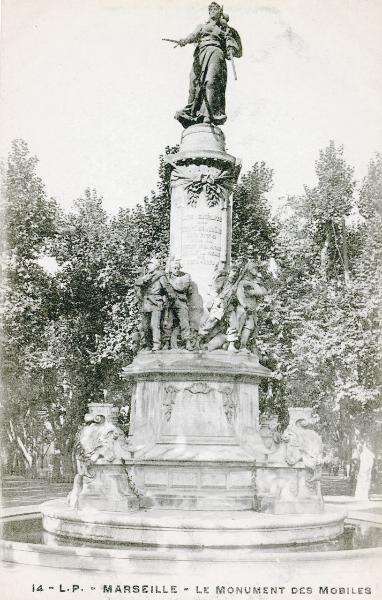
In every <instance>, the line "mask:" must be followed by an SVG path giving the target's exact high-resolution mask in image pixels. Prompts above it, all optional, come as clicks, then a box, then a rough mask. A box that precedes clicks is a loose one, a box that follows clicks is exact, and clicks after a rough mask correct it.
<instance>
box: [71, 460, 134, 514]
mask: <svg viewBox="0 0 382 600" xmlns="http://www.w3.org/2000/svg"><path fill="white" fill-rule="evenodd" d="M130 477H131V475H130V474H129V472H128V471H127V469H126V468H125V467H124V466H123V465H110V464H106V465H105V464H103V465H92V467H90V469H89V476H88V477H84V478H83V484H82V489H81V492H80V494H79V495H78V499H77V502H76V508H77V510H85V511H86V510H97V511H117V512H130V511H135V510H139V498H138V495H135V494H134V493H132V491H131V479H130Z"/></svg>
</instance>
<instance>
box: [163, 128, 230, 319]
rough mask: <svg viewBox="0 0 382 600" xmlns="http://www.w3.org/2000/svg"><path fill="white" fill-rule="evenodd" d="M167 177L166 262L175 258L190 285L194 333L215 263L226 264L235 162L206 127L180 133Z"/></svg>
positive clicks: (216, 130)
mask: <svg viewBox="0 0 382 600" xmlns="http://www.w3.org/2000/svg"><path fill="white" fill-rule="evenodd" d="M167 160H168V161H169V162H170V163H171V165H172V167H173V171H172V175H171V226H170V258H171V259H179V260H180V261H181V263H182V267H183V269H184V271H186V272H187V273H189V274H190V275H191V278H192V281H193V283H194V290H193V292H194V293H193V301H192V304H193V307H192V310H191V317H192V325H193V327H194V328H195V329H198V326H199V322H200V318H201V315H202V314H203V312H204V311H205V309H206V303H207V301H208V297H209V286H210V284H211V281H212V276H213V273H214V269H215V267H216V265H217V264H219V263H221V262H222V263H225V264H226V265H227V266H229V263H230V258H231V256H230V253H231V250H230V249H231V232H232V205H231V200H230V196H231V193H232V188H233V185H234V183H235V182H236V180H237V177H238V174H239V171H240V163H238V161H237V160H236V158H235V157H234V156H231V155H230V154H227V153H226V152H225V140H224V135H223V132H222V131H221V130H220V129H219V128H218V127H214V126H211V125H207V124H199V125H193V126H191V127H188V128H187V129H185V130H184V131H183V134H182V139H181V144H180V150H179V153H178V154H175V155H171V156H169V157H168V158H167Z"/></svg>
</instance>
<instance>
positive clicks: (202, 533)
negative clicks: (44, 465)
mask: <svg viewBox="0 0 382 600" xmlns="http://www.w3.org/2000/svg"><path fill="white" fill-rule="evenodd" d="M41 509H42V514H43V527H44V529H45V530H46V531H47V532H49V533H53V534H55V535H59V536H63V537H70V538H76V539H87V540H94V541H106V542H114V543H119V544H122V543H123V544H133V545H142V544H144V545H148V546H166V547H168V546H172V547H211V548H246V547H249V548H250V547H255V546H278V545H285V544H301V543H308V542H319V541H324V540H330V539H333V538H336V537H338V536H339V535H341V534H342V533H343V531H344V519H345V517H346V514H344V513H343V512H332V511H330V512H323V513H319V514H304V515H302V514H300V515H298V514H297V515H296V514H295V515H270V514H264V513H258V512H255V511H251V510H242V511H232V512H231V511H203V510H201V511H185V510H163V509H159V508H153V509H149V510H139V511H136V512H131V513H121V512H111V511H110V512H107V511H96V510H93V511H92V510H89V509H88V510H86V511H81V510H76V509H73V508H70V507H68V505H67V503H66V502H65V500H63V499H60V500H51V501H49V502H46V503H44V504H43V505H42V507H41Z"/></svg>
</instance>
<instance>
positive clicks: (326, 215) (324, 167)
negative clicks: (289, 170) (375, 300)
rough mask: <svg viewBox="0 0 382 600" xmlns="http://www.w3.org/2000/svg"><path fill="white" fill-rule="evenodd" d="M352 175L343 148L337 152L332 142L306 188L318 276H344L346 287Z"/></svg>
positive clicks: (352, 171) (324, 151)
mask: <svg viewBox="0 0 382 600" xmlns="http://www.w3.org/2000/svg"><path fill="white" fill-rule="evenodd" d="M353 173H354V169H353V168H352V167H350V166H349V165H348V164H347V163H346V161H345V159H344V158H343V146H340V147H339V148H336V146H335V144H334V142H333V141H331V142H330V144H329V146H327V148H325V150H321V151H320V155H319V159H318V161H317V162H316V175H317V179H318V183H317V185H316V186H315V187H314V188H311V189H310V188H308V187H305V196H306V209H307V217H308V220H309V224H310V226H311V228H312V234H313V237H314V240H315V242H316V244H317V245H318V247H319V249H320V263H321V274H322V276H323V277H327V276H330V275H332V274H333V273H343V275H344V279H345V283H346V284H347V283H349V280H350V267H349V248H348V234H347V227H346V217H348V216H349V214H350V212H351V210H352V208H353V206H354V198H353V193H354V188H355V181H354V180H353Z"/></svg>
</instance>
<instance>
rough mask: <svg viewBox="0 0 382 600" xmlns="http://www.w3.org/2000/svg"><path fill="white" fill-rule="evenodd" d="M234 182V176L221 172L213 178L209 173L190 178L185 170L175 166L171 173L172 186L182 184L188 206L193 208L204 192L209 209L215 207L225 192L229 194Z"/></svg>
mask: <svg viewBox="0 0 382 600" xmlns="http://www.w3.org/2000/svg"><path fill="white" fill-rule="evenodd" d="M234 182H235V175H234V174H233V173H229V172H227V171H224V170H221V171H220V173H218V174H217V175H216V176H215V177H214V176H212V175H211V174H209V173H197V174H196V175H195V176H194V177H190V173H189V171H188V170H186V169H185V168H182V167H179V166H177V167H176V168H175V169H174V171H173V172H172V184H173V185H174V184H175V185H177V184H182V183H183V185H184V189H185V190H186V191H187V199H188V204H191V206H195V205H196V203H197V201H198V198H199V196H200V194H201V193H202V192H203V191H204V193H205V195H206V200H207V204H208V206H209V207H212V206H216V205H217V204H218V203H219V200H220V199H223V194H224V192H225V191H228V192H230V191H231V190H232V186H233V184H234Z"/></svg>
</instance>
